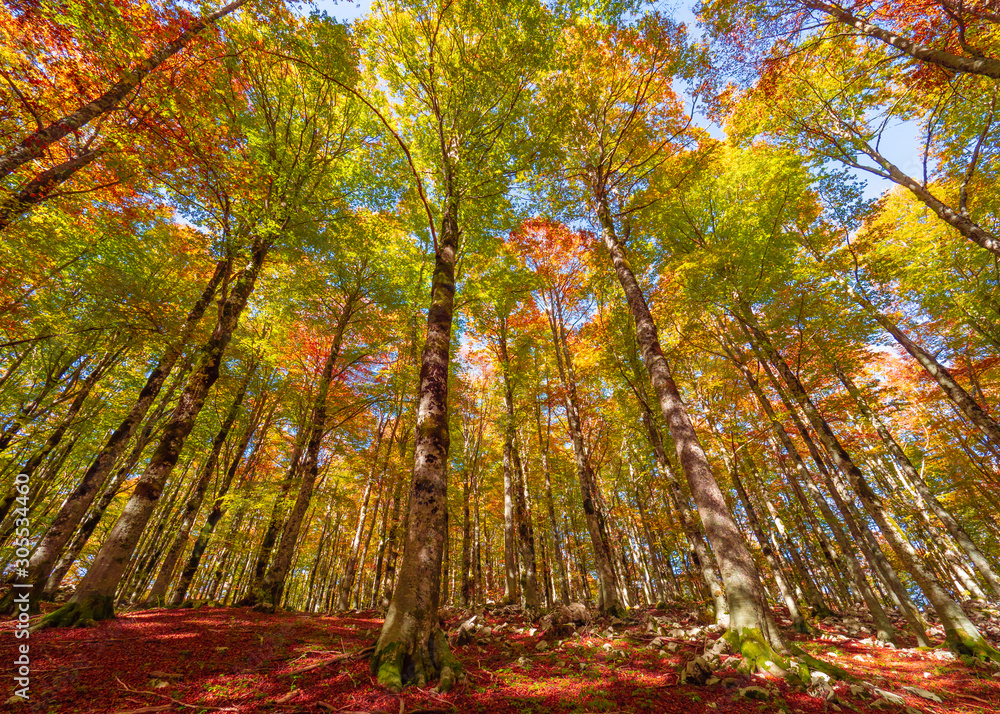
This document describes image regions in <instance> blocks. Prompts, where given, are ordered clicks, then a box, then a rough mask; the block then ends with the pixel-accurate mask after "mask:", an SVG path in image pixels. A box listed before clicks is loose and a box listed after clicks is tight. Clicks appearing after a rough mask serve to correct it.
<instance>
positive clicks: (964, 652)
mask: <svg viewBox="0 0 1000 714" xmlns="http://www.w3.org/2000/svg"><path fill="white" fill-rule="evenodd" d="M945 644H946V645H947V646H948V648H949V649H951V650H952V651H953V652H955V653H956V654H958V655H961V656H962V657H963V658H964V657H968V658H971V659H978V660H986V661H991V662H996V663H1000V650H998V649H997V648H996V647H993V646H992V645H991V644H990V643H988V642H987V641H986V640H985V639H983V638H982V637H981V636H980V637H970V636H969V635H967V634H966V633H964V632H961V631H958V630H947V631H946V632H945Z"/></svg>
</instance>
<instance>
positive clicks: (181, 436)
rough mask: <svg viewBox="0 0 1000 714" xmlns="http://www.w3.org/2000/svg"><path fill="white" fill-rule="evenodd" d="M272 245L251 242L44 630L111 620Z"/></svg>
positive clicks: (256, 241)
mask: <svg viewBox="0 0 1000 714" xmlns="http://www.w3.org/2000/svg"><path fill="white" fill-rule="evenodd" d="M270 247H271V240H270V239H264V238H258V239H255V240H254V243H253V246H252V257H251V262H250V264H249V265H248V266H247V267H246V268H244V269H243V270H242V271H240V273H239V275H238V277H237V278H236V280H235V282H234V284H233V287H232V289H231V290H230V292H229V295H228V296H226V299H225V300H224V301H222V304H221V306H220V310H219V315H218V319H217V322H216V326H215V329H214V331H213V332H212V335H211V337H209V339H208V341H207V342H206V343H205V344H204V345H203V346H202V349H201V356H200V359H199V363H198V366H197V368H196V369H195V370H194V371H193V372H192V373H191V376H190V377H189V378H188V382H187V384H186V385H185V387H184V391H183V392H182V393H181V396H180V401H179V402H178V404H177V407H176V408H175V409H174V412H173V414H172V415H171V417H170V421H169V423H168V424H167V426H166V427H165V428H164V431H163V435H162V437H161V440H160V443H159V445H158V446H157V448H156V451H154V452H153V455H152V457H150V460H149V463H148V464H147V466H146V470H145V472H144V473H143V475H142V477H141V478H140V479H139V482H138V484H136V487H135V490H134V491H133V492H132V496H131V498H129V501H128V503H127V504H125V509H124V510H123V511H122V514H121V516H120V517H119V518H118V521H117V523H115V526H114V528H112V530H111V533H110V534H109V535H108V538H107V540H105V542H104V545H103V546H102V547H101V549H100V551H99V552H98V553H97V556H96V557H95V558H94V562H93V564H92V565H91V567H90V569H89V570H88V571H87V574H86V575H85V576H84V578H83V580H82V581H81V582H80V584H79V585H78V586H77V589H76V594H75V595H74V596H73V598H72V600H71V601H70V602H69V603H67V604H66V605H64V606H63V607H61V608H59V609H58V610H56V611H55V612H53V613H51V614H50V615H47V616H46V617H45V619H44V620H43V621H42V624H43V626H46V627H48V626H70V625H73V624H75V623H76V622H78V621H88V620H102V619H106V618H109V617H113V616H114V609H113V602H112V600H113V597H114V594H115V590H116V589H117V587H118V584H119V582H120V580H121V577H122V574H123V573H124V571H125V568H126V566H127V565H128V561H129V558H130V557H131V555H132V552H133V551H134V550H135V546H136V544H137V543H138V541H139V538H140V536H141V535H142V531H143V530H144V529H145V527H146V524H147V523H148V522H149V517H150V516H151V515H152V513H153V509H154V507H155V506H156V502H157V500H158V499H159V497H160V493H161V491H162V490H163V485H164V483H165V482H166V480H167V477H168V476H169V475H170V473H171V471H173V468H174V466H175V465H176V463H177V459H178V457H179V456H180V451H181V448H183V446H184V441H185V440H186V439H187V436H188V434H190V433H191V429H192V428H193V427H194V422H195V419H196V418H197V416H198V414H199V412H200V411H201V408H202V406H203V405H204V403H205V398H206V396H207V395H208V391H209V389H211V387H212V385H213V384H215V381H216V380H217V379H218V378H219V367H220V364H221V362H222V356H223V354H224V353H225V350H226V347H227V346H228V345H229V341H230V339H232V336H233V332H234V330H235V329H236V326H237V324H238V323H239V319H240V315H241V314H242V312H243V309H244V307H246V304H247V300H248V299H249V297H250V293H251V292H252V291H253V288H254V285H255V284H256V282H257V276H258V275H259V273H260V269H261V266H262V265H263V263H264V258H265V257H266V256H267V252H268V250H269V249H270Z"/></svg>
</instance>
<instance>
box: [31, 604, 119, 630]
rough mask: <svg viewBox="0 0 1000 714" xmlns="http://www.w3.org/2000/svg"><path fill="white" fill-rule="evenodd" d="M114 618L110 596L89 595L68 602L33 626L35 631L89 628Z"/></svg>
mask: <svg viewBox="0 0 1000 714" xmlns="http://www.w3.org/2000/svg"><path fill="white" fill-rule="evenodd" d="M114 616H115V606H114V598H113V597H111V596H110V595H91V596H89V597H85V598H83V599H81V600H76V599H75V598H74V599H73V600H70V601H69V602H68V603H66V604H65V605H63V606H62V607H60V608H59V609H58V610H55V611H53V612H50V613H49V614H48V615H46V616H45V617H43V618H42V619H41V621H40V622H39V623H38V624H37V625H35V628H34V629H36V630H45V629H48V628H50V627H89V626H91V625H93V624H94V623H95V622H99V621H101V620H110V619H111V618H113V617H114Z"/></svg>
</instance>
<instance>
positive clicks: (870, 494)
mask: <svg viewBox="0 0 1000 714" xmlns="http://www.w3.org/2000/svg"><path fill="white" fill-rule="evenodd" d="M740 318H741V320H742V321H743V324H744V325H745V326H746V328H747V329H748V330H749V331H750V333H751V334H752V335H753V337H754V339H755V340H756V342H757V343H758V345H759V346H760V348H761V349H762V350H763V351H764V353H765V355H766V356H767V358H768V360H769V361H770V362H771V364H772V366H773V367H774V368H775V369H776V370H777V371H778V373H779V374H781V377H782V379H783V380H784V381H785V383H786V384H787V385H788V388H789V390H790V391H791V392H792V396H793V397H794V398H795V400H796V401H797V402H798V403H799V406H800V407H801V408H802V410H803V411H804V412H805V414H806V417H807V418H808V419H809V421H810V422H811V423H812V425H813V428H814V429H815V430H816V433H817V435H818V436H819V438H820V440H821V441H822V443H823V445H824V446H825V447H826V449H827V451H828V452H829V453H830V454H831V456H832V458H833V461H834V463H835V464H836V466H837V468H838V469H840V471H841V472H842V473H844V475H845V476H847V478H848V480H849V482H850V484H851V486H852V487H853V489H854V492H855V493H856V494H857V495H858V498H859V500H860V501H861V504H862V505H863V506H864V508H865V511H866V512H867V513H868V515H869V516H870V517H871V518H872V520H873V521H875V523H876V524H877V525H878V527H879V530H880V531H882V535H883V536H884V537H885V539H886V541H887V542H888V543H889V546H890V547H891V548H892V550H893V551H894V552H895V553H896V555H897V557H899V559H900V561H902V563H903V564H904V565H905V566H906V569H907V570H908V571H909V572H910V574H911V575H912V576H913V578H914V579H915V580H916V581H917V584H918V585H919V587H920V589H921V590H922V591H923V592H924V594H925V595H926V596H927V599H928V600H930V602H931V604H932V605H933V606H934V610H935V611H936V612H937V614H938V617H939V618H940V620H941V623H942V625H943V626H944V629H945V635H946V639H947V641H948V643H949V644H950V645H951V646H952V647H955V648H956V649H958V650H960V651H963V652H964V653H966V654H972V653H974V652H979V653H990V654H992V653H995V654H997V655H998V656H1000V653H997V652H996V650H992V648H991V647H990V646H989V645H988V644H986V641H985V640H984V639H983V636H982V635H981V634H980V632H979V630H978V629H977V628H976V626H975V625H973V624H972V622H971V621H970V620H969V618H968V617H967V616H966V615H965V613H964V612H963V611H962V608H961V607H960V606H959V605H958V603H956V602H955V601H954V600H953V599H952V598H951V597H950V596H949V595H948V594H947V592H946V591H945V590H944V588H943V587H941V585H940V583H939V582H938V581H937V579H936V578H935V577H934V576H933V574H931V573H930V572H929V571H928V570H927V569H926V568H925V567H924V565H923V564H922V563H921V562H920V558H919V557H918V555H917V553H916V551H914V549H913V547H912V545H910V543H909V541H908V540H906V538H904V537H901V536H900V534H899V533H898V532H897V530H896V528H897V527H896V525H895V522H894V521H892V517H891V516H890V515H889V514H888V513H886V511H885V509H884V507H883V506H882V501H881V499H880V498H879V496H878V495H877V494H875V492H874V491H872V489H871V487H870V486H869V485H868V482H867V480H866V479H865V476H864V474H863V473H862V472H861V469H859V468H858V466H857V465H856V464H855V463H854V462H853V461H852V460H851V458H850V456H849V455H848V454H847V452H846V450H845V449H844V447H843V446H842V445H841V443H840V441H839V439H837V437H836V435H835V434H834V433H833V430H832V429H831V428H830V426H829V424H827V422H826V420H825V419H824V418H823V417H822V415H821V414H820V412H819V410H818V409H817V408H816V406H815V404H813V402H812V400H811V399H810V398H809V396H808V394H807V393H806V391H805V389H804V388H803V387H802V384H801V383H800V382H799V380H798V377H796V375H795V373H794V372H792V370H791V368H790V367H789V366H788V364H787V363H786V362H785V360H784V359H783V358H782V357H781V355H780V354H779V353H778V351H777V350H776V349H775V347H774V346H773V345H772V344H771V342H770V340H769V339H768V337H767V335H765V334H764V332H763V331H762V330H761V328H760V326H759V325H758V324H757V320H756V318H755V317H754V315H753V314H752V313H751V312H750V310H749V309H747V308H745V307H744V308H743V309H742V314H741V315H740Z"/></svg>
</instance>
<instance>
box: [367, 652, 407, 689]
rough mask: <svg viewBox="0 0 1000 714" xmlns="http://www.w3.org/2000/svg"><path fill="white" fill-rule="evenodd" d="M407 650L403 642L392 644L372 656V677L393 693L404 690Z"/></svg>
mask: <svg viewBox="0 0 1000 714" xmlns="http://www.w3.org/2000/svg"><path fill="white" fill-rule="evenodd" d="M405 656H406V649H405V648H404V647H403V644H402V643H401V642H392V643H390V644H388V645H386V646H385V647H383V648H382V649H381V650H376V652H375V654H374V655H372V662H371V668H372V675H374V676H375V678H376V679H377V680H378V683H379V684H381V685H382V686H383V687H386V688H387V689H388V690H389V691H391V692H398V691H399V690H401V689H402V688H403V659H404V658H405Z"/></svg>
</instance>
